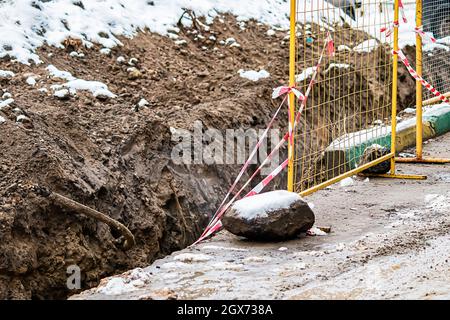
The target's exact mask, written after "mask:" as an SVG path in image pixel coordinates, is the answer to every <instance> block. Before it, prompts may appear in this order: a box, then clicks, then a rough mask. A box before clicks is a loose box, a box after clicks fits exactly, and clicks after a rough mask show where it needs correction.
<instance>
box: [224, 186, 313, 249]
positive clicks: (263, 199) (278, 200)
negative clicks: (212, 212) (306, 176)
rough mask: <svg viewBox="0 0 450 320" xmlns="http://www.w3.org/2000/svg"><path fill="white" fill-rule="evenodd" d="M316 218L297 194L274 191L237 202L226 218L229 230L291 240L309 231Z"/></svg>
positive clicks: (247, 234) (241, 233) (255, 238)
mask: <svg viewBox="0 0 450 320" xmlns="http://www.w3.org/2000/svg"><path fill="white" fill-rule="evenodd" d="M314 221H315V217H314V213H313V211H312V210H311V208H310V207H309V206H308V203H307V202H306V201H304V200H303V199H302V198H301V197H300V196H299V195H298V194H297V193H293V192H288V191H283V190H282V191H272V192H267V193H263V194H260V195H255V196H252V197H248V198H244V199H241V200H239V201H236V202H235V203H234V205H233V206H232V207H231V208H230V210H229V211H228V212H227V213H226V214H225V215H224V217H223V219H222V223H223V226H224V228H225V229H226V230H228V231H229V232H231V233H233V234H235V235H238V236H243V237H246V238H248V239H252V240H264V241H271V240H287V239H292V238H294V237H296V236H297V235H298V234H299V233H300V232H306V231H307V230H308V229H310V228H311V227H312V226H313V225H314Z"/></svg>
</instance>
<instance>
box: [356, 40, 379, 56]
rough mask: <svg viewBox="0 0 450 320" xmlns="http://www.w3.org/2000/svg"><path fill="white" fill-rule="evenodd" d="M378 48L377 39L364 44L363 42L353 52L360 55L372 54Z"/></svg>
mask: <svg viewBox="0 0 450 320" xmlns="http://www.w3.org/2000/svg"><path fill="white" fill-rule="evenodd" d="M377 47H378V41H377V40H376V39H369V40H366V41H364V42H361V43H360V44H358V45H357V46H356V47H354V48H353V51H355V52H358V53H364V52H371V51H373V50H375V49H376V48H377Z"/></svg>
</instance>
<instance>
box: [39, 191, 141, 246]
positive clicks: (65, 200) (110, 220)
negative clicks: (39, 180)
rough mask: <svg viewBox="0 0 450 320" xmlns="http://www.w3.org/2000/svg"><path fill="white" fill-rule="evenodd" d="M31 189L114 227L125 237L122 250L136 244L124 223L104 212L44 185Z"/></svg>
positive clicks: (62, 205) (61, 205)
mask: <svg viewBox="0 0 450 320" xmlns="http://www.w3.org/2000/svg"><path fill="white" fill-rule="evenodd" d="M32 189H33V191H34V192H35V193H36V194H38V195H39V196H42V197H45V198H47V199H49V200H50V201H52V202H53V203H54V204H55V205H58V206H60V207H62V208H65V209H67V210H69V211H73V212H76V213H79V214H83V215H85V216H88V217H91V218H94V219H96V220H98V221H101V222H103V223H106V224H107V225H108V226H110V227H112V228H115V229H116V230H118V231H119V232H120V233H121V234H122V235H123V237H124V238H125V242H124V244H123V249H124V250H129V249H131V248H132V247H133V246H134V245H135V244H136V242H135V239H134V235H133V234H132V233H131V231H130V230H129V229H128V228H127V227H126V226H125V225H123V224H122V223H120V222H118V221H117V220H114V219H113V218H111V217H109V216H107V215H106V214H104V213H101V212H99V211H97V210H94V209H92V208H89V207H87V206H85V205H83V204H81V203H79V202H76V201H74V200H72V199H69V198H67V197H65V196H63V195H61V194H59V193H56V192H53V191H50V190H48V189H47V188H45V187H42V186H33V188H32Z"/></svg>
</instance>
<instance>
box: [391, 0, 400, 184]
mask: <svg viewBox="0 0 450 320" xmlns="http://www.w3.org/2000/svg"><path fill="white" fill-rule="evenodd" d="M394 7H395V8H394V21H398V18H399V9H398V0H395V4H394ZM397 51H398V28H394V52H397ZM393 56H394V58H393V59H394V61H393V67H392V72H393V73H392V119H391V121H392V126H391V128H392V130H391V153H393V154H394V157H393V158H392V159H391V174H392V175H394V174H395V152H396V140H397V88H398V54H397V53H395V54H394V55H393Z"/></svg>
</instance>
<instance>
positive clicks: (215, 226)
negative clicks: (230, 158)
mask: <svg viewBox="0 0 450 320" xmlns="http://www.w3.org/2000/svg"><path fill="white" fill-rule="evenodd" d="M325 49H326V50H327V53H328V55H329V56H334V54H335V48H334V41H333V38H332V37H331V34H330V33H328V35H327V38H326V41H325V46H324V49H323V51H322V54H321V56H320V58H319V61H318V63H317V65H316V67H315V68H314V73H313V75H312V77H311V81H310V83H309V85H308V88H307V91H306V94H305V95H303V94H302V93H301V92H300V91H299V90H298V89H297V88H295V87H286V86H280V87H277V88H275V89H274V90H273V93H272V98H273V99H276V98H278V97H280V96H282V95H286V96H285V97H284V99H283V102H282V103H281V105H280V106H279V107H278V110H277V112H275V115H274V116H273V118H272V119H271V121H270V122H269V125H268V127H267V129H266V131H265V135H267V131H268V130H269V128H270V127H271V126H272V123H273V121H274V120H275V118H276V116H277V115H278V113H279V111H280V109H281V106H282V105H284V103H285V102H286V100H287V94H288V93H291V92H292V93H293V94H294V95H295V96H296V97H297V99H298V100H299V101H302V103H301V106H300V108H299V110H298V112H297V114H296V117H295V121H294V124H293V125H291V124H290V126H289V131H288V133H286V134H285V136H284V137H283V139H282V140H281V141H280V142H279V143H278V145H277V146H276V147H275V148H273V150H272V151H271V153H270V154H269V155H268V156H267V157H266V159H264V161H263V162H262V163H261V165H260V166H259V167H258V169H257V170H256V171H255V172H254V173H253V175H252V176H251V177H250V178H249V179H248V180H247V182H246V183H245V184H244V185H243V186H242V187H241V188H240V189H239V191H238V192H236V194H235V195H234V196H233V197H232V199H231V200H230V201H228V202H227V203H226V200H227V199H228V198H229V197H230V195H231V194H232V192H233V190H234V189H235V188H236V186H237V183H238V182H239V180H240V179H241V178H242V176H243V174H244V172H245V171H246V169H247V167H248V165H249V163H250V160H251V159H252V158H253V157H254V155H255V154H256V151H257V150H258V149H259V147H260V145H261V143H262V140H263V139H264V137H265V136H264V134H263V138H262V139H260V141H259V142H258V143H257V145H256V146H255V148H254V150H253V152H252V153H251V155H250V156H249V159H248V160H247V162H246V163H245V164H244V166H243V168H242V169H241V171H240V172H239V174H238V177H237V178H236V180H235V182H234V183H233V185H232V186H231V188H230V190H229V191H228V193H227V195H226V196H225V199H224V200H223V201H222V203H221V205H220V206H219V208H218V209H217V211H216V213H215V214H214V216H213V218H212V219H211V221H210V223H209V224H208V226H207V227H206V229H205V231H204V232H203V233H202V235H201V236H200V238H199V239H198V240H197V241H196V242H195V243H194V244H193V245H195V244H197V243H199V242H201V241H203V240H205V239H206V238H208V237H209V236H211V235H213V234H214V233H215V232H216V231H218V230H220V228H221V227H222V222H221V218H222V216H223V215H224V214H225V212H226V211H227V210H228V209H229V208H230V206H231V205H232V204H233V203H234V201H235V200H236V199H237V198H238V197H239V196H240V195H241V193H242V192H243V191H244V190H245V189H246V188H247V187H248V185H249V184H250V182H251V181H253V179H254V178H255V177H256V176H257V175H258V174H259V172H260V171H261V170H262V168H263V167H264V166H265V165H266V164H267V163H268V162H269V161H270V160H271V159H272V158H273V156H274V154H275V153H276V152H277V151H278V150H279V149H280V148H281V147H282V146H283V144H284V143H285V142H286V141H288V140H289V139H293V136H294V135H293V131H294V130H295V128H296V127H297V124H298V123H299V121H300V118H301V114H302V112H303V109H304V108H305V106H306V101H307V99H308V96H309V93H310V92H311V90H312V87H313V85H314V81H315V79H316V77H317V74H318V73H319V69H320V65H321V63H322V60H323V57H324V53H325ZM291 107H293V106H290V105H289V108H291ZM260 142H261V143H260ZM291 144H292V140H291ZM288 159H289V158H288ZM288 159H286V160H285V161H283V163H281V164H280V165H279V166H278V167H277V168H275V170H273V171H272V173H271V174H269V175H268V176H267V177H266V178H264V179H263V181H261V182H260V183H259V184H258V185H257V186H256V187H254V188H253V189H252V190H251V191H250V192H249V193H247V194H246V195H245V197H251V196H254V195H256V194H259V193H261V192H262V191H263V190H264V188H265V187H266V186H267V185H268V184H269V183H270V182H272V180H273V179H274V178H275V177H276V176H278V175H279V174H280V173H281V172H282V171H283V170H284V169H285V168H286V167H287V165H288V163H289V160H288ZM225 203H226V204H225Z"/></svg>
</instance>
